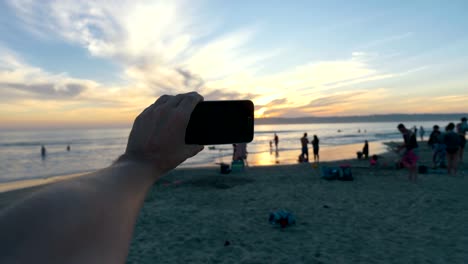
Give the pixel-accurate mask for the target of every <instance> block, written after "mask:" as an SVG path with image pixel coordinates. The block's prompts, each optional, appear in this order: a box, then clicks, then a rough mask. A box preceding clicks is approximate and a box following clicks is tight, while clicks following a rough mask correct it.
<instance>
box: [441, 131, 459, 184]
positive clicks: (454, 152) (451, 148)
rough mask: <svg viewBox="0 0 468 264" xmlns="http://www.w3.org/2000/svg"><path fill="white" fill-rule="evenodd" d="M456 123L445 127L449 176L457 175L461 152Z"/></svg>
mask: <svg viewBox="0 0 468 264" xmlns="http://www.w3.org/2000/svg"><path fill="white" fill-rule="evenodd" d="M454 128H455V124H454V123H449V124H448V125H447V127H445V134H444V144H445V146H446V147H447V148H446V150H447V171H448V174H449V175H455V174H457V167H458V155H459V154H458V151H460V137H459V136H458V134H457V133H455V131H453V130H454Z"/></svg>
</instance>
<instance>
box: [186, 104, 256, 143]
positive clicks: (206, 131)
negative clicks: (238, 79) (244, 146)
mask: <svg viewBox="0 0 468 264" xmlns="http://www.w3.org/2000/svg"><path fill="white" fill-rule="evenodd" d="M253 134H254V104H253V103H252V101H249V100H238V101H204V102H200V103H199V104H198V105H197V106H196V107H195V109H194V110H193V112H192V115H191V116H190V121H189V123H188V126H187V130H186V132H185V143H186V144H197V145H217V144H233V143H248V142H251V141H252V140H253Z"/></svg>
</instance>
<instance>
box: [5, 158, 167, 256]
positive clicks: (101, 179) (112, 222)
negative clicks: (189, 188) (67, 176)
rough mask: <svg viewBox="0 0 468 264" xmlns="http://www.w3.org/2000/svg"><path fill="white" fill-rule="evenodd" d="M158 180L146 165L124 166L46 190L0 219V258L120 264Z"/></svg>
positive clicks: (125, 164)
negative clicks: (135, 225) (25, 252)
mask: <svg viewBox="0 0 468 264" xmlns="http://www.w3.org/2000/svg"><path fill="white" fill-rule="evenodd" d="M159 176H161V173H160V172H158V171H155V170H154V167H153V166H151V165H149V164H146V163H137V162H134V161H124V162H119V163H117V164H114V165H112V166H111V167H109V168H106V169H103V170H100V171H98V172H95V173H93V174H91V175H87V176H83V177H80V178H77V179H73V180H70V181H64V182H60V183H57V184H55V185H52V186H49V187H46V188H45V189H43V190H42V191H40V192H38V193H35V194H34V195H32V196H31V197H29V198H27V199H26V200H24V201H21V202H20V203H18V204H17V205H15V206H13V207H10V208H9V209H7V210H6V211H5V212H3V213H2V214H1V215H0V233H1V234H2V235H1V238H0V256H7V255H8V254H10V256H11V257H13V258H15V257H18V259H15V260H17V261H14V262H41V261H43V262H49V263H50V262H57V263H67V262H71V260H73V262H75V263H80V262H81V263H93V262H96V263H106V262H112V263H118V262H123V261H124V260H125V257H126V255H127V252H128V245H129V241H130V240H131V237H132V232H133V228H134V224H135V221H136V219H137V217H138V212H139V210H140V208H141V206H142V204H143V201H144V198H145V196H146V193H147V191H148V190H149V189H150V187H151V186H152V184H153V183H154V181H155V180H156V179H157V178H158V177H159ZM23 251H27V252H28V254H27V255H26V254H22V253H23ZM92 257H99V259H93V258H92ZM0 260H1V257H0ZM12 260H13V259H12ZM0 262H2V261H0Z"/></svg>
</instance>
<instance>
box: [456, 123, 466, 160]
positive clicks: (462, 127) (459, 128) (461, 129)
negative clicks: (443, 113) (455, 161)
mask: <svg viewBox="0 0 468 264" xmlns="http://www.w3.org/2000/svg"><path fill="white" fill-rule="evenodd" d="M466 132H468V123H467V122H466V117H463V118H462V119H461V123H458V124H457V133H458V135H459V136H460V150H459V151H458V152H459V155H458V157H459V162H463V152H465V145H466V138H465V134H466Z"/></svg>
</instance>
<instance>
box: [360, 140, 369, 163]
mask: <svg viewBox="0 0 468 264" xmlns="http://www.w3.org/2000/svg"><path fill="white" fill-rule="evenodd" d="M362 154H363V155H364V158H365V159H368V158H369V142H367V140H366V141H365V142H364V147H363V148H362Z"/></svg>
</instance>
